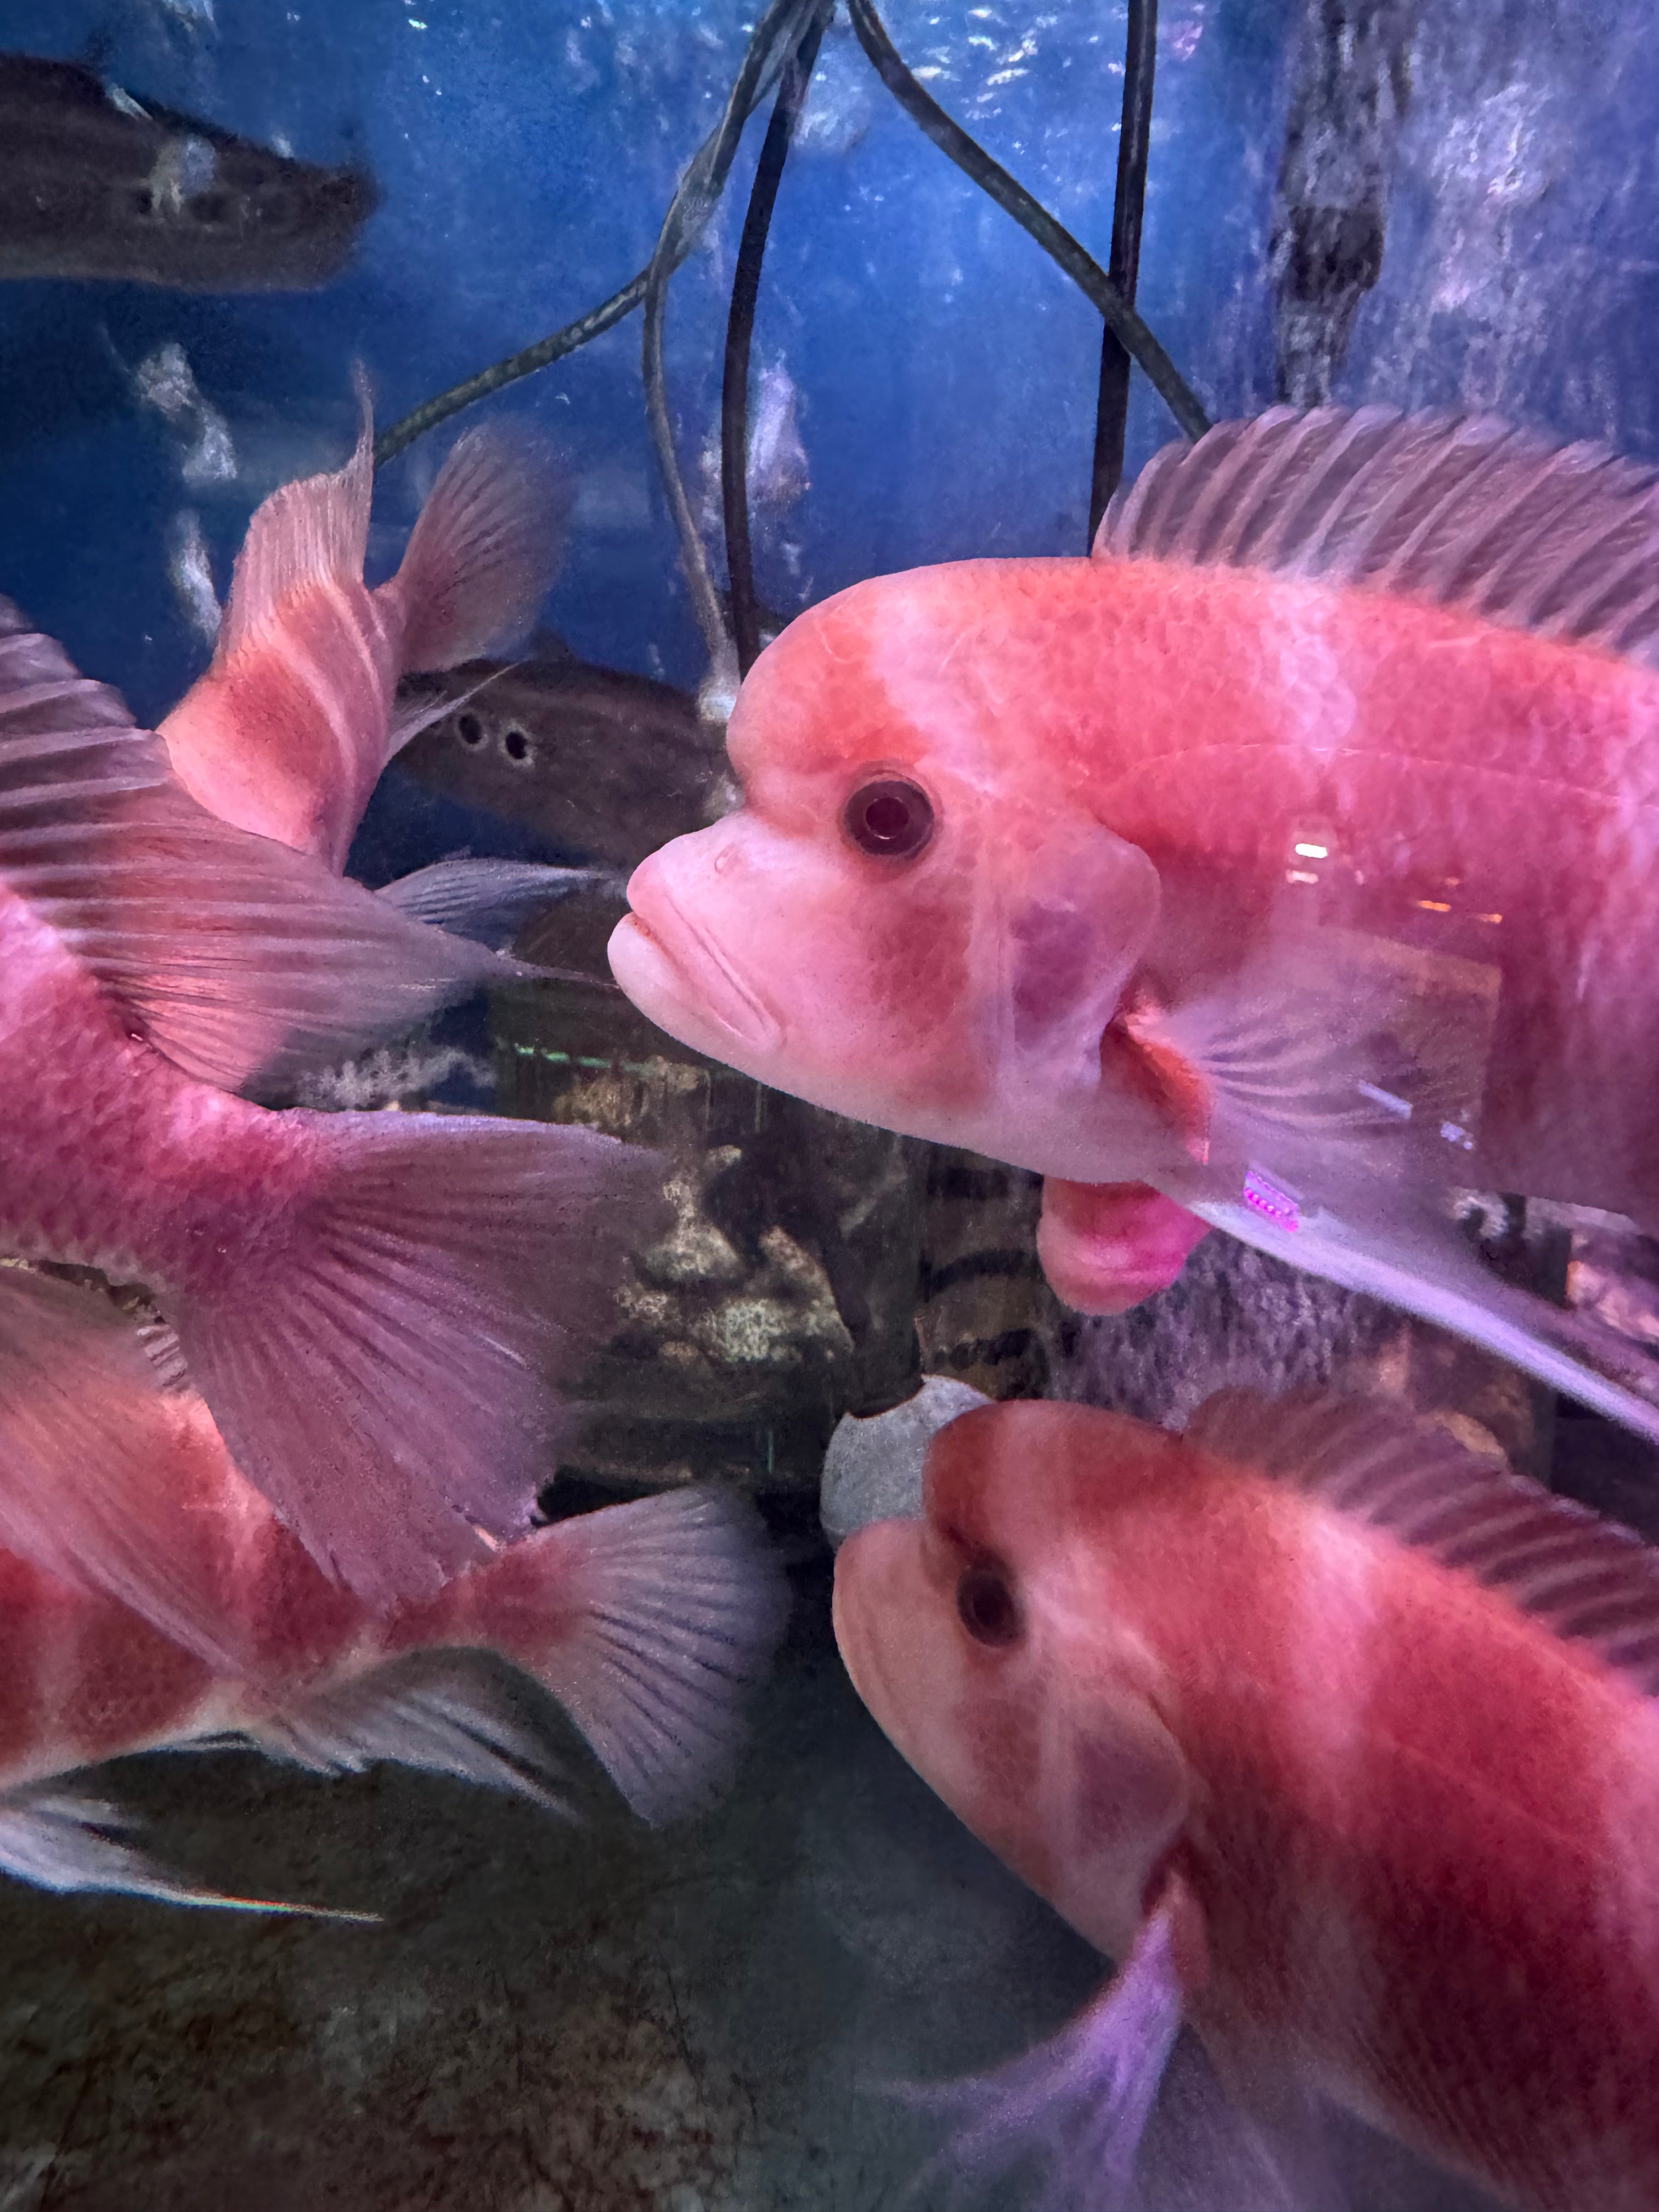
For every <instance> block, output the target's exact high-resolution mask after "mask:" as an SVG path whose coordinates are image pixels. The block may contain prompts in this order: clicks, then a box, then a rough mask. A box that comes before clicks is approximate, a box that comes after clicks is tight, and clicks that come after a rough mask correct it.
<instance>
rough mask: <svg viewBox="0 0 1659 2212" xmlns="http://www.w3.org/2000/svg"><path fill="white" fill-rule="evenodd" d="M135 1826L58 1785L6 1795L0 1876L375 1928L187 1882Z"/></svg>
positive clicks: (368, 1920) (355, 1917)
mask: <svg viewBox="0 0 1659 2212" xmlns="http://www.w3.org/2000/svg"><path fill="white" fill-rule="evenodd" d="M137 1826H138V1822H137V1820H135V1819H133V1818H132V1817H131V1815H129V1814H125V1813H124V1812H123V1811H122V1809H121V1808H120V1807H119V1806H118V1805H112V1804H111V1803H110V1802H108V1801H107V1800H106V1799H104V1798H101V1797H93V1796H85V1795H82V1793H81V1792H80V1791H78V1790H71V1789H69V1788H66V1787H65V1785H64V1784H63V1782H62V1781H50V1782H45V1783H40V1784H33V1785H32V1786H30V1787H29V1788H27V1789H23V1790H9V1791H7V1792H6V1793H5V1795H4V1796H0V1873H5V1874H9V1875H12V1876H13V1877H14V1879H15V1880H16V1881H27V1882H31V1883H33V1885H34V1887H36V1888H38V1889H51V1890H57V1891H59V1892H73V1891H78V1890H124V1891H125V1892H126V1893H128V1894H129V1895H131V1896H135V1897H153V1898H156V1899H160V1900H161V1902H162V1903H164V1904H167V1905H206V1906H210V1907H213V1908H214V1909H216V1910H217V1911H226V1912H273V1913H281V1914H284V1915H288V1916H291V1917H300V1918H305V1919H313V1920H345V1921H353V1922H356V1923H359V1924H363V1925H370V1926H372V1925H374V1924H375V1923H378V1921H379V1919H380V1915H379V1914H378V1913H376V1912H349V1911H338V1910H337V1909H335V1908H333V1907H331V1906H329V1905H301V1904H291V1903H288V1902H285V1901H284V1900H283V1899H278V1898H270V1897H238V1896H235V1895H234V1894H233V1893H230V1892H228V1891H224V1890H216V1889H207V1888H204V1887H202V1886H201V1885H200V1884H198V1883H196V1882H191V1881H186V1880H185V1878H184V1877H183V1876H182V1875H175V1874H173V1873H171V1872H169V1871H168V1869H167V1868H166V1867H164V1866H161V1865H160V1864H159V1863H157V1862H156V1861H155V1860H154V1859H152V1858H150V1857H149V1856H148V1855H147V1853H145V1852H144V1851H143V1850H140V1849H139V1848H138V1846H137V1844H134V1843H133V1842H131V1836H132V1834H133V1832H134V1831H135V1829H136V1828H137Z"/></svg>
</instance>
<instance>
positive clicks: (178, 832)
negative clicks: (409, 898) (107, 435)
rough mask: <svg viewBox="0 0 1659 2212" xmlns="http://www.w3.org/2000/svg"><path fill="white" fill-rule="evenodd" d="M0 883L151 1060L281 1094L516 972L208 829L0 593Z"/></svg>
mask: <svg viewBox="0 0 1659 2212" xmlns="http://www.w3.org/2000/svg"><path fill="white" fill-rule="evenodd" d="M0 877H3V879H4V882H5V884H6V887H7V888H8V889H9V890H13V891H15V892H16V893H17V894H18V895H19V896H21V897H22V898H24V899H26V900H27V902H29V904H30V906H31V907H32V908H33V909H34V911H35V912H36V913H37V914H38V915H40V918H41V919H42V920H43V921H45V922H46V923H47V924H48V926H49V927H52V929H54V930H55V931H56V932H57V933H58V935H59V937H60V938H61V939H63V941H64V945H65V947H66V948H67V949H68V950H69V951H71V952H72V953H74V954H75V955H76V957H79V958H80V959H82V961H84V962H85V963H86V964H87V966H88V968H89V969H91V970H92V972H93V973H94V975H96V976H97V977H98V979H99V981H100V982H101V983H102V984H103V985H104V987H106V989H107V990H108V991H109V992H110V993H111V994H112V996H113V997H114V998H115V999H116V1000H118V1002H119V1004H120V1005H121V1006H122V1007H123V1009H124V1010H125V1012H126V1013H127V1014H128V1016H129V1017H130V1018H131V1020H132V1021H133V1022H134V1024H135V1025H136V1026H137V1028H138V1029H139V1030H141V1031H142V1033H143V1035H144V1036H146V1037H147V1038H148V1040H149V1042H151V1043H152V1044H153V1045H154V1046H155V1048H156V1049H157V1051H159V1052H161V1053H164V1054H166V1055H167V1057H168V1058H169V1059H170V1060H173V1061H174V1063H175V1064H176V1065H177V1066H179V1067H180V1068H181V1069H183V1071H184V1072H185V1073H186V1074H188V1075H191V1076H194V1077H196V1078H197V1079H199V1080H200V1081H203V1082H205V1083H212V1084H216V1085H219V1086H220V1087H222V1088H223V1089H227V1090H240V1089H241V1088H243V1087H244V1086H246V1085H250V1084H252V1082H253V1081H254V1080H255V1079H258V1081H259V1082H260V1083H262V1084H264V1085H270V1086H273V1087H275V1086H280V1085H283V1084H284V1083H288V1082H291V1081H292V1080H294V1079H295V1078H296V1077H297V1076H299V1075H301V1074H303V1073H307V1072H310V1071H311V1070H313V1069H315V1068H318V1067H326V1066H332V1065H334V1064H335V1063H337V1061H338V1060H342V1059H343V1058H345V1057H346V1056H347V1055H348V1054H349V1053H350V1052H351V1051H352V1050H353V1049H355V1048H360V1047H362V1046H363V1045H365V1044H367V1043H368V1042H372V1041H374V1040H375V1039H376V1038H378V1037H381V1036H394V1035H397V1034H398V1033H399V1032H400V1031H404V1030H410V1029H412V1028H413V1027H414V1026H415V1025H416V1024H417V1023H418V1022H419V1021H421V1020H422V1018H424V1017H425V1016H426V1015H427V1014H428V1013H430V1012H432V1011H433V1010H434V1009H435V1007H437V1006H441V1005H443V1004H445V1003H446V1002H447V1001H448V1000H451V999H454V998H457V997H460V996H463V995H465V994H466V993H467V992H470V991H471V990H473V989H476V988H477V986H478V985H479V984H480V983H481V982H483V981H486V980H487V979H489V978H492V977H493V978H498V979H500V980H501V981H507V980H509V979H510V978H511V977H512V976H513V975H517V974H519V973H520V972H522V971H521V970H520V969H519V968H518V966H517V964H516V963H512V962H506V961H503V960H501V958H500V957H499V956H497V955H495V954H492V953H490V952H488V951H484V950H483V949H481V948H479V947H476V946H473V945H468V944H466V943H465V941H464V940H460V939H455V938H453V937H450V936H447V935H446V934H445V933H443V932H441V931H437V930H431V929H428V928H425V927H422V926H421V925H419V924H418V923H416V922H414V921H409V920H408V919H406V918H405V917H404V916H403V915H400V914H398V912H397V910H396V908H394V907H392V906H391V905H388V904H387V903H386V902H384V901H381V900H378V899H376V898H375V896H374V894H373V893H371V892H368V891H366V890H363V889H362V886H361V885H359V884H352V883H347V882H344V881H343V880H341V879H339V878H336V877H334V876H332V875H331V873H330V872H328V870H327V869H326V868H325V867H323V866H321V865H320V864H319V862H317V861H315V860H311V859H309V858H307V856H306V855H305V854H300V853H294V852H290V851H289V849H288V848H287V847H286V846H283V845H279V844H276V843H273V842H271V841H270V839H269V838H265V837H258V836H252V835H251V834H250V833H248V832H247V831H246V830H242V829H233V828H232V827H231V826H230V825H229V824H228V823H222V822H219V821H216V819H215V818H214V817H213V816H212V815H210V814H209V813H208V812H207V811H205V810H204V808H202V807H200V806H198V805H197V804H196V802H195V800H194V799H191V798H190V796H189V795H188V793H185V791H184V790H183V789H182V788H181V787H180V786H179V784H178V782H177V781H176V780H175V779H174V777H173V772H172V769H170V767H169V766H168V763H167V754H166V750H165V748H164V747H163V745H162V744H161V740H160V738H157V737H155V735H154V734H153V732H149V731H148V730H140V729H138V728H137V726H135V724H134V723H133V721H132V719H131V714H129V713H128V711H127V709H126V708H125V705H124V704H123V702H121V700H120V698H119V697H118V695H117V694H116V693H115V692H113V691H112V690H107V689H106V687H105V686H104V685H102V684H88V682H86V681H85V680H84V679H83V678H81V677H79V676H77V675H76V671H75V670H74V668H73V667H72V665H70V662H69V660H68V659H67V658H66V656H65V655H64V653H63V652H62V650H61V648H59V647H58V646H57V645H55V644H54V643H53V642H52V641H51V640H50V639H48V638H46V637H43V636H42V635H40V633H39V632H37V631H32V630H30V629H28V628H27V624H26V623H25V622H24V620H23V617H21V615H20V614H19V613H18V611H17V610H16V609H15V607H14V606H12V605H10V603H9V602H7V601H0Z"/></svg>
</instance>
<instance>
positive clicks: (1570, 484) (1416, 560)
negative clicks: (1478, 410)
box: [1095, 407, 1659, 667]
mask: <svg viewBox="0 0 1659 2212" xmlns="http://www.w3.org/2000/svg"><path fill="white" fill-rule="evenodd" d="M1656 484H1659V471H1655V470H1653V469H1651V468H1650V467H1644V466H1638V465H1635V464H1634V463H1632V462H1629V461H1626V460H1621V459H1619V458H1618V457H1617V456H1616V455H1615V454H1613V453H1611V452H1609V451H1608V450H1607V447H1604V446H1599V445H1594V444H1589V443H1583V444H1577V445H1570V446H1552V445H1551V444H1549V443H1548V442H1547V441H1545V440H1543V439H1541V438H1539V437H1537V436H1535V435H1533V434H1532V433H1530V432H1528V431H1524V430H1516V429H1512V428H1510V426H1509V425H1508V424H1506V423H1504V422H1499V421H1498V420H1497V419H1495V418H1494V417H1492V416H1451V415H1434V414H1430V415H1402V414H1401V413H1399V412H1398V411H1397V410H1395V409H1392V408H1388V407H1361V408H1358V409H1347V408H1340V407H1322V408H1318V409H1316V410H1313V411H1312V412H1311V413H1307V414H1304V413H1301V412H1299V411H1298V410H1295V409H1293V408H1288V407H1275V408H1273V409H1270V410H1268V412H1267V414H1265V415H1262V416H1258V417H1256V418H1255V420H1253V421H1249V422H1223V423H1219V424H1218V425H1217V426H1216V428H1214V429H1212V430H1211V431H1210V432H1209V433H1208V434H1207V435H1206V436H1205V437H1202V438H1200V439H1199V440H1198V441H1197V442H1196V444H1194V445H1192V446H1184V445H1182V446H1167V447H1164V450H1163V451H1162V452H1161V453H1157V454H1155V455H1154V456H1153V458H1152V460H1151V461H1150V462H1149V463H1148V464H1147V465H1146V468H1145V469H1143V470H1142V471H1141V472H1140V475H1139V478H1138V479H1137V480H1136V482H1135V483H1134V485H1133V487H1132V488H1130V489H1126V490H1124V491H1121V492H1120V493H1119V494H1118V495H1117V496H1116V498H1115V500H1114V501H1112V503H1111V506H1110V507H1109V508H1108V509H1107V512H1106V515H1105V519H1104V520H1103V522H1102V524H1101V526H1100V532H1099V535H1098V536H1097V538H1096V540H1095V556H1096V557H1097V559H1102V560H1124V559H1127V560H1134V559H1142V560H1159V561H1174V562H1188V563H1191V564H1193V565H1194V566H1199V567H1204V566H1226V567H1237V568H1262V569H1266V570H1269V571H1271V572H1272V573H1273V574H1279V575H1284V576H1295V577H1300V578H1304V579H1310V580H1316V581H1318V582H1321V583H1323V584H1328V585H1331V586H1339V587H1340V586H1351V587H1353V588H1356V589H1361V590H1366V591H1375V592H1397V593H1399V594H1401V596H1402V597H1405V598H1409V599H1424V600H1428V601H1430V602H1431V603H1432V604H1434V605H1437V606H1443V607H1448V608H1455V609H1458V610H1460V611H1462V612H1464V613H1466V614H1470V615H1474V616H1478V617H1480V618H1481V619H1483V620H1485V621H1486V622H1491V623H1501V624H1503V625H1504V627H1506V628H1509V629H1527V630H1531V631H1533V632H1534V633H1535V634H1536V635H1541V636H1545V637H1553V638H1559V639H1561V640H1563V641H1569V642H1571V643H1574V644H1578V645H1593V646H1599V647H1602V648H1604V649H1605V650H1606V651H1607V652H1610V653H1622V654H1625V655H1626V656H1627V657H1628V658H1629V659H1633V660H1638V661H1640V662H1642V663H1643V664H1644V665H1646V666H1649V667H1655V666H1659V497H1656V490H1655V487H1656Z"/></svg>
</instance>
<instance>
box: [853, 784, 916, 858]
mask: <svg viewBox="0 0 1659 2212" xmlns="http://www.w3.org/2000/svg"><path fill="white" fill-rule="evenodd" d="M841 818H842V823H843V824H844V825H845V827H846V830H847V834H848V836H849V837H850V838H851V839H852V841H853V842H854V844H855V845H856V846H857V847H858V848H859V850H860V852H861V853H870V854H874V855H875V856H876V857H877V858H878V859H879V860H915V856H916V854H918V853H920V852H921V849H922V848H923V846H925V845H926V844H927V841H928V839H929V838H930V837H931V836H933V800H932V799H929V798H928V796H927V793H926V792H925V791H923V790H922V789H921V786H920V785H919V784H914V783H907V782H906V781H905V780H904V778H903V777H902V776H896V775H883V776H878V777H877V778H876V780H875V781H874V782H873V783H861V784H860V786H859V787H858V789H857V790H856V791H855V792H854V793H853V796H852V797H851V798H850V799H848V802H847V805H846V809H845V811H843V813H842V817H841Z"/></svg>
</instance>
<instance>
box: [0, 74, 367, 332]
mask: <svg viewBox="0 0 1659 2212" xmlns="http://www.w3.org/2000/svg"><path fill="white" fill-rule="evenodd" d="M378 197H379V195H378V193H377V192H376V191H375V188H374V181H373V179H371V178H369V177H368V176H367V175H366V174H364V173H363V172H362V171H361V170H358V169H327V168H320V167H316V166H314V165H313V163H311V162H308V161H290V160H289V159H287V158H286V157H285V156H283V155H280V154H276V153H273V152H272V151H271V149H270V148H269V147H267V146H261V145H258V144H256V143H254V142H253V141H252V140H250V139H246V138H238V137H234V135H233V134H232V133H231V132H229V131H221V130H219V129H218V128H217V127H216V125H213V124H211V123H203V122H200V121H198V120H197V118H195V117H193V116H189V115H181V114H179V112H177V110H175V109H173V108H169V107H160V106H155V105H154V104H152V103H150V102H149V101H144V102H140V101H138V100H135V99H133V98H132V97H131V95H130V94H126V93H125V92H122V91H120V90H119V89H118V88H115V87H113V86H106V85H105V84H104V83H102V82H100V79H99V78H98V77H97V76H94V73H93V72H92V71H91V70H86V69H82V68H79V67H78V66H76V64H74V63H72V62H57V61H43V60H40V59H38V58H36V57H34V56H33V55H30V54H0V277H24V276H72V277H81V278H115V279H118V280H119V281H122V282H125V283H136V284H163V285H167V286H170V287H172V288H173V289H176V290H180V291H186V292H271V291H298V290H303V289H306V288H307V287H308V286H310V285H314V284H324V283H327V282H328V280H329V278H330V277H331V276H336V275H337V273H338V271H339V270H340V269H341V268H342V266H343V264H344V262H345V258H346V256H347V255H348V254H349V252H350V251H351V247H352V246H353V243H354V242H355V240H356V236H357V233H358V231H359V230H360V229H361V228H362V224H363V223H364V222H365V221H366V220H367V219H368V216H370V215H371V214H372V213H373V211H374V207H375V205H376V203H377V200H378Z"/></svg>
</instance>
